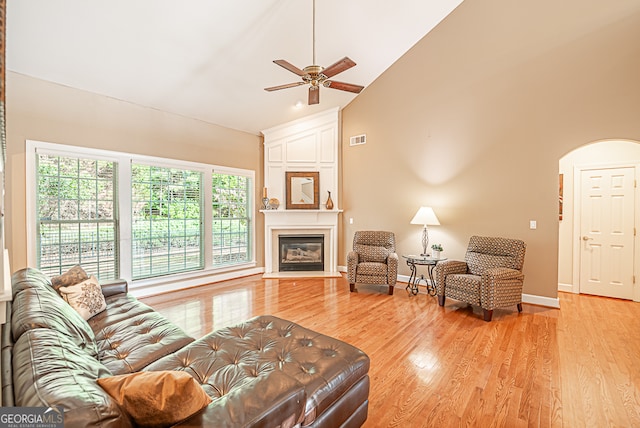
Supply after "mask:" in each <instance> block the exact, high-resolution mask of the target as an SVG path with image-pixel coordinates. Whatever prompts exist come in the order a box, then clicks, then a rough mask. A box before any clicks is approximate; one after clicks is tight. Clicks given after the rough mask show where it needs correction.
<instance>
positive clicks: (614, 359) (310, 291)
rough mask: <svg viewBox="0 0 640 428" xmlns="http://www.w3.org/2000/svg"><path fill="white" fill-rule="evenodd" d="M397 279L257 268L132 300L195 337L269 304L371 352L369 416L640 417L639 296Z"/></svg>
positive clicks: (393, 423) (511, 422)
mask: <svg viewBox="0 0 640 428" xmlns="http://www.w3.org/2000/svg"><path fill="white" fill-rule="evenodd" d="M404 286H405V284H402V283H399V284H398V286H397V287H396V290H395V294H394V295H393V296H389V295H387V288H386V287H377V286H363V285H359V286H358V291H357V292H355V293H350V292H349V284H348V283H347V281H346V279H344V278H339V279H286V280H284V279H280V280H264V279H262V277H261V276H260V275H255V276H251V277H247V278H241V279H236V280H230V281H226V282H224V283H218V284H212V285H207V286H202V287H197V288H193V289H189V290H183V291H178V292H173V293H168V294H164V295H159V296H152V297H147V298H143V299H141V300H142V301H143V302H145V303H147V304H149V305H151V306H153V307H154V308H155V309H157V310H158V311H159V312H161V313H163V314H164V315H165V316H167V317H168V318H169V319H171V320H172V321H173V322H175V323H176V324H178V325H180V326H181V327H182V328H183V329H184V330H185V331H186V332H188V333H189V334H191V335H193V336H194V337H200V336H202V335H204V334H206V333H208V332H209V331H211V330H213V329H217V328H220V327H224V326H228V325H232V324H235V323H238V322H241V321H244V320H246V319H248V318H250V317H253V316H257V315H263V314H271V315H275V316H278V317H281V318H285V319H288V320H291V321H293V322H296V323H298V324H301V325H303V326H305V327H308V328H311V329H313V330H316V331H318V332H321V333H324V334H327V335H330V336H333V337H336V338H339V339H341V340H344V341H346V342H349V343H351V344H353V345H355V346H357V347H359V348H360V349H362V350H363V351H365V352H366V353H367V354H368V355H369V357H370V358H371V369H370V372H369V375H370V377H371V392H370V395H369V399H370V405H369V417H368V420H367V422H366V424H365V426H367V427H421V426H424V427H432V426H437V427H449V426H461V425H464V426H482V427H490V426H496V427H520V426H540V427H551V426H558V427H559V426H564V427H613V426H620V427H622V426H624V427H631V426H635V427H640V304H639V303H633V302H626V301H621V300H616V299H608V298H601V297H592V296H585V295H574V294H566V293H560V296H559V297H560V304H561V309H560V310H557V309H550V308H543V307H538V306H533V305H527V304H523V312H522V313H521V314H518V312H517V311H516V308H515V306H514V307H513V310H496V311H494V314H493V321H491V322H490V323H487V322H484V321H483V320H482V312H481V311H480V310H479V309H478V308H472V307H467V306H466V305H464V304H463V303H459V302H454V301H452V300H448V301H447V304H446V305H445V307H444V308H442V307H439V306H438V304H437V301H436V299H435V298H434V297H430V296H427V295H426V294H419V295H417V296H409V295H408V294H407V293H406V291H405V290H404Z"/></svg>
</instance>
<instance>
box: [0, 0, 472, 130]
mask: <svg viewBox="0 0 640 428" xmlns="http://www.w3.org/2000/svg"><path fill="white" fill-rule="evenodd" d="M460 3H461V0H430V1H423V0H397V1H393V2H391V1H370V0H368V1H367V0H348V1H344V0H342V1H341V0H317V1H316V35H315V40H316V43H315V48H316V59H317V62H318V65H321V66H324V67H327V66H329V65H330V64H333V63H334V62H336V61H337V60H339V59H341V58H343V57H345V56H348V57H350V58H351V59H352V60H354V61H355V62H356V63H357V65H356V66H355V67H353V68H351V69H349V70H347V71H344V72H343V73H340V74H339V75H337V76H335V80H339V81H343V82H348V83H354V84H359V85H364V86H365V89H364V90H365V91H366V86H368V85H370V84H371V83H372V82H373V81H374V80H375V79H376V78H377V77H378V76H380V75H381V74H382V73H383V72H384V71H385V70H386V69H387V68H388V67H389V66H390V65H391V64H393V63H394V62H395V61H396V60H397V59H398V58H400V57H401V56H402V55H403V54H404V53H405V52H406V51H407V50H409V49H410V48H411V47H412V46H413V45H414V44H415V43H416V42H418V41H419V40H420V39H421V38H422V37H423V36H425V35H426V34H427V33H428V32H429V31H430V30H431V29H432V28H433V27H435V26H436V25H437V24H438V23H439V22H440V21H441V20H442V19H444V18H445V17H446V16H447V15H448V14H449V13H450V12H451V11H452V10H453V9H455V7H456V6H458V5H459V4H460ZM312 11H313V2H312V0H226V1H222V0H189V1H176V0H135V1H131V0H110V1H108V2H107V1H86V0H20V1H17V0H12V1H9V2H8V5H7V68H8V70H9V71H10V72H16V73H20V74H24V75H27V76H31V77H35V78H38V79H42V80H46V81H51V82H55V83H58V84H61V85H65V86H70V87H73V88H78V89H82V90H86V91H89V92H93V93H97V94H101V95H105V96H108V97H112V98H116V99H119V100H124V101H128V102H131V103H135V104H138V105H142V106H146V107H151V108H155V109H158V110H162V111H166V112H170V113H175V114H179V115H183V116H187V117H193V118H196V119H199V120H203V121H206V122H209V123H214V124H218V125H222V126H225V127H228V128H233V129H238V130H242V131H247V132H250V133H255V134H258V133H259V132H260V131H261V130H263V129H267V128H270V127H272V126H276V125H279V124H281V123H284V122H287V121H290V120H293V119H296V118H298V117H302V116H306V115H309V114H313V113H316V112H320V111H324V110H326V109H329V108H332V107H336V106H339V107H344V106H345V105H347V104H348V103H349V102H350V101H352V100H353V99H354V97H356V96H357V95H356V94H353V93H350V92H344V91H339V90H335V89H328V88H322V89H321V91H320V103H319V104H318V105H315V106H308V105H307V86H306V85H304V86H298V87H295V88H289V89H284V90H280V91H276V92H267V91H265V90H264V88H265V87H269V86H276V85H280V84H286V83H292V82H296V81H298V80H299V79H300V78H299V77H298V76H296V75H295V74H293V73H291V72H289V71H287V70H285V69H284V68H281V67H279V66H278V65H276V64H274V63H273V62H272V61H273V60H276V59H285V60H287V61H289V62H290V63H292V64H294V65H295V66H297V67H299V68H303V67H305V66H307V65H311V64H312V50H313V31H312V28H313V26H312V22H313V19H312V17H313V13H312ZM416 77H417V78H419V76H416ZM9 90H10V88H9ZM298 101H302V103H303V106H302V107H299V108H297V109H296V108H295V107H294V105H295V104H296V103H297V102H298Z"/></svg>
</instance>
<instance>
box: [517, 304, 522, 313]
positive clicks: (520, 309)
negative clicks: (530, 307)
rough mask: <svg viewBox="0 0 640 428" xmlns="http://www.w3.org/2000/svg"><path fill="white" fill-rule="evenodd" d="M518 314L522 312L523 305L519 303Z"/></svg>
mask: <svg viewBox="0 0 640 428" xmlns="http://www.w3.org/2000/svg"><path fill="white" fill-rule="evenodd" d="M518 312H522V303H518Z"/></svg>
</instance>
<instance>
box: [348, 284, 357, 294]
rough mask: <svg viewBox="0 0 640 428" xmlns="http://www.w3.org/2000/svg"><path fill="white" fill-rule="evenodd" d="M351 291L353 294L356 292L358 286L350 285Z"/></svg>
mask: <svg viewBox="0 0 640 428" xmlns="http://www.w3.org/2000/svg"><path fill="white" fill-rule="evenodd" d="M349 290H351V292H352V293H353V292H354V291H356V285H355V284H349Z"/></svg>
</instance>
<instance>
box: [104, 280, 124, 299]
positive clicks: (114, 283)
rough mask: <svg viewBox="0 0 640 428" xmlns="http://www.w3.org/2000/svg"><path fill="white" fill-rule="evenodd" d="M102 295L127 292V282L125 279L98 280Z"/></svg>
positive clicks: (108, 295) (107, 295)
mask: <svg viewBox="0 0 640 428" xmlns="http://www.w3.org/2000/svg"><path fill="white" fill-rule="evenodd" d="M100 286H101V287H102V294H103V295H104V297H110V296H115V295H116V294H121V293H124V294H126V293H127V292H129V283H128V282H127V280H126V279H111V280H106V281H104V282H102V281H101V282H100Z"/></svg>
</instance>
